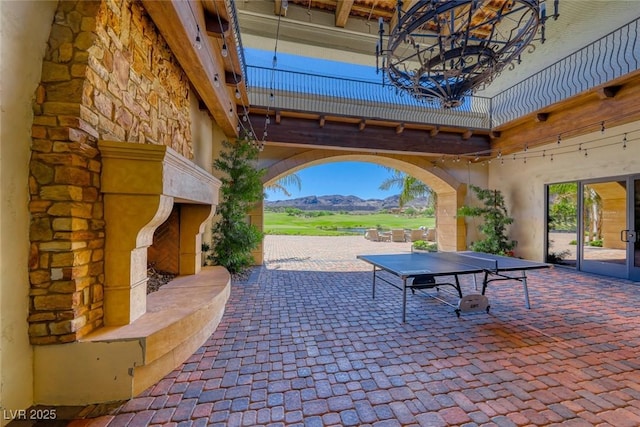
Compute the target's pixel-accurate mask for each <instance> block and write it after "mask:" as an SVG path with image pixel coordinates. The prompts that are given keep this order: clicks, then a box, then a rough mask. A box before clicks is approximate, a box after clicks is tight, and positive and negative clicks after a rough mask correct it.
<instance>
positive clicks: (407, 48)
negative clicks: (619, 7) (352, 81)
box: [376, 0, 559, 108]
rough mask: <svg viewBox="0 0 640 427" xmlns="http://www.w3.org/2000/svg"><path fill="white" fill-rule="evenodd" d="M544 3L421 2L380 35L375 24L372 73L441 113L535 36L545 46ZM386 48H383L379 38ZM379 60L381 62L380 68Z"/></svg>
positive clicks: (555, 14) (514, 56) (489, 77)
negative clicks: (378, 73) (376, 37)
mask: <svg viewBox="0 0 640 427" xmlns="http://www.w3.org/2000/svg"><path fill="white" fill-rule="evenodd" d="M545 3H546V0H421V1H418V2H416V3H415V4H414V5H412V6H411V7H410V8H409V9H408V10H406V11H404V10H403V2H402V1H401V0H399V1H398V4H397V20H395V21H392V24H393V22H395V25H392V27H391V29H390V33H389V35H388V36H385V31H384V23H383V22H382V19H381V20H380V22H379V24H380V30H379V34H380V40H379V41H378V44H377V46H376V68H377V70H378V71H380V70H382V72H383V82H386V79H388V80H389V82H390V83H391V84H392V85H394V86H395V87H396V88H397V89H398V90H399V91H401V92H407V93H410V94H411V95H412V96H414V97H415V98H417V99H419V100H423V101H426V102H429V103H439V104H440V106H441V107H443V108H454V107H458V106H460V105H461V104H462V102H463V99H464V97H465V96H466V95H469V94H471V93H472V92H474V91H476V90H478V89H480V88H483V87H485V86H486V85H488V84H489V83H491V82H492V81H493V79H494V78H495V77H496V76H497V75H499V74H500V72H501V71H502V70H503V69H504V67H505V66H507V65H508V64H510V63H512V62H513V61H514V60H519V58H520V54H521V53H522V51H523V50H524V49H525V48H526V47H527V46H531V45H532V42H533V41H534V40H535V39H536V36H539V38H538V40H540V41H541V43H544V41H545V22H546V21H547V19H548V18H549V17H553V18H554V19H557V17H558V3H559V0H555V1H554V2H553V4H554V12H553V14H552V15H550V16H547V14H546V4H545ZM385 38H386V39H387V40H386V48H385V47H384V43H383V42H384V39H385ZM380 59H382V63H381V65H380Z"/></svg>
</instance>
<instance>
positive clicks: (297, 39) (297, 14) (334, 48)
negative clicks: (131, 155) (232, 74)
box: [236, 0, 640, 97]
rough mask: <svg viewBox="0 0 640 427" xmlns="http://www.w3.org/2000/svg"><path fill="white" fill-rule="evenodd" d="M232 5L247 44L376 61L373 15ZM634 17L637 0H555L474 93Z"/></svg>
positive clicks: (253, 1)
mask: <svg viewBox="0 0 640 427" xmlns="http://www.w3.org/2000/svg"><path fill="white" fill-rule="evenodd" d="M548 3H549V5H548V7H547V11H548V13H549V12H550V11H551V10H552V4H553V2H552V1H549V2H548ZM236 8H237V10H238V17H239V22H240V32H241V37H242V43H243V45H244V47H246V48H255V49H262V50H266V51H271V52H273V51H274V50H275V46H276V41H277V43H278V44H277V50H278V52H284V53H290V54H294V55H301V56H309V57H315V58H322V59H331V60H339V61H343V62H349V63H356V64H361V65H368V66H372V67H374V66H375V44H376V41H377V40H378V36H377V22H375V21H372V20H367V19H365V18H356V17H351V18H350V19H349V22H348V25H347V27H346V28H344V29H343V28H337V27H335V26H334V25H333V24H334V22H335V18H334V15H333V13H331V12H327V11H322V10H316V9H313V8H308V7H307V8H305V7H301V6H297V5H293V4H289V9H288V11H287V16H286V17H281V18H280V19H278V17H277V16H276V15H275V14H274V2H273V1H272V0H243V1H237V2H236ZM638 17H640V0H624V1H623V0H560V17H559V18H558V20H557V21H554V20H552V19H550V20H549V21H548V22H547V28H546V35H547V41H546V43H544V44H540V43H539V42H536V43H535V50H534V51H533V52H525V53H524V54H523V55H522V62H521V63H520V64H518V65H516V67H515V68H514V69H513V70H505V71H503V73H502V75H501V76H499V77H498V78H497V79H496V80H495V81H494V82H493V83H492V84H491V85H490V86H489V87H488V88H486V89H485V90H484V91H482V92H478V95H482V96H488V97H491V96H494V95H495V94H496V93H499V92H501V91H503V90H504V89H506V88H508V87H510V86H512V85H513V84H515V83H517V82H518V81H520V80H522V79H524V78H526V77H528V76H529V75H531V74H533V73H535V72H537V71H539V70H541V69H543V68H545V67H547V66H549V65H551V64H553V63H555V62H557V61H558V60H560V59H562V58H564V57H565V56H567V55H569V54H571V53H573V52H575V51H577V50H579V49H580V48H582V47H583V46H585V45H587V44H589V43H591V42H593V41H595V40H598V39H599V38H602V37H603V36H605V35H606V34H608V33H610V32H612V31H614V30H616V29H618V28H620V27H621V26H623V25H625V24H627V23H629V22H631V21H633V20H635V19H637V18H638ZM276 34H278V36H277V37H276ZM249 65H251V64H250V63H249ZM308 72H313V70H311V69H310V70H308Z"/></svg>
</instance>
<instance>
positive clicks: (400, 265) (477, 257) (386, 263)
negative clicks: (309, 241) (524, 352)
mask: <svg viewBox="0 0 640 427" xmlns="http://www.w3.org/2000/svg"><path fill="white" fill-rule="evenodd" d="M356 258H357V259H360V260H362V261H365V262H367V263H369V264H372V265H373V285H372V290H373V298H375V297H376V280H380V281H383V282H385V283H387V284H389V285H391V286H393V287H395V288H397V289H400V290H401V291H402V322H403V323H404V322H405V321H406V315H407V291H408V290H410V291H411V292H412V293H415V291H416V290H425V289H436V290H437V291H439V290H440V288H441V287H444V286H451V287H453V288H454V289H455V291H456V293H457V296H458V297H459V301H458V304H457V305H453V304H451V303H450V302H448V301H446V300H443V299H441V298H438V297H435V296H433V295H430V294H428V295H429V296H431V297H432V298H435V299H437V300H439V301H441V302H443V303H445V304H448V305H450V306H452V307H454V308H455V313H456V315H457V316H458V317H460V313H461V312H473V311H484V310H486V312H487V313H488V312H489V308H490V305H489V301H488V299H487V297H486V296H485V292H486V291H487V286H488V285H489V283H491V282H495V281H502V280H515V281H518V282H520V283H522V286H523V288H524V301H525V305H526V307H527V308H531V304H530V302H529V289H528V288H527V275H526V272H527V271H528V270H536V269H542V268H549V267H550V265H549V264H545V263H540V262H534V261H528V260H523V259H519V258H512V257H506V256H501V255H493V254H485V253H480V252H470V251H463V252H411V253H401V254H388V255H385V254H383V255H358V256H357V257H356ZM381 271H386V272H387V273H390V274H392V275H394V276H397V277H399V278H400V280H402V285H398V284H397V283H394V282H393V281H391V280H388V279H386V278H385V277H383V276H380V275H379V274H378V273H379V272H381ZM478 273H483V274H484V277H483V280H482V293H481V294H477V293H476V294H468V295H466V296H463V294H462V288H461V286H460V279H459V276H464V275H469V274H471V275H473V277H474V280H475V277H476V276H475V275H476V274H478ZM446 276H448V277H453V279H454V280H453V282H438V281H437V280H436V278H438V277H446Z"/></svg>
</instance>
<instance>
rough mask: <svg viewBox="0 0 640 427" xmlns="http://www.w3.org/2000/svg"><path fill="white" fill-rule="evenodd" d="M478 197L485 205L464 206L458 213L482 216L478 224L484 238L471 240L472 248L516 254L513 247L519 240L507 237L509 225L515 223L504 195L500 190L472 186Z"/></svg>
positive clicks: (465, 215) (491, 252)
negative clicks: (480, 222)
mask: <svg viewBox="0 0 640 427" xmlns="http://www.w3.org/2000/svg"><path fill="white" fill-rule="evenodd" d="M470 188H471V190H473V192H474V193H475V195H476V198H477V199H478V200H479V201H480V202H482V204H483V206H463V207H461V208H460V209H458V215H460V216H464V217H480V218H482V224H480V225H479V226H478V229H479V230H480V233H482V234H483V235H484V239H481V240H478V241H475V242H471V244H470V245H469V246H470V248H471V250H473V251H476V252H484V253H489V254H497V255H506V256H514V253H513V249H514V248H515V247H516V245H517V244H518V242H516V241H515V240H511V239H509V238H508V237H507V231H506V230H507V226H508V225H510V224H512V223H513V218H511V217H510V216H509V214H508V211H507V208H506V206H505V202H504V197H503V196H502V193H501V192H500V191H499V190H487V189H483V188H480V187H477V186H475V185H471V186H470Z"/></svg>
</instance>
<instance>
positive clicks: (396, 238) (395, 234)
mask: <svg viewBox="0 0 640 427" xmlns="http://www.w3.org/2000/svg"><path fill="white" fill-rule="evenodd" d="M391 241H392V242H406V241H407V239H406V237H405V235H404V230H403V229H397V230H391Z"/></svg>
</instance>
